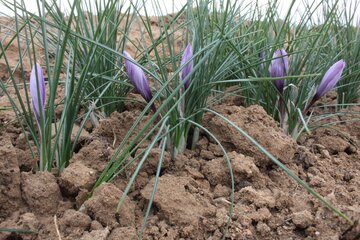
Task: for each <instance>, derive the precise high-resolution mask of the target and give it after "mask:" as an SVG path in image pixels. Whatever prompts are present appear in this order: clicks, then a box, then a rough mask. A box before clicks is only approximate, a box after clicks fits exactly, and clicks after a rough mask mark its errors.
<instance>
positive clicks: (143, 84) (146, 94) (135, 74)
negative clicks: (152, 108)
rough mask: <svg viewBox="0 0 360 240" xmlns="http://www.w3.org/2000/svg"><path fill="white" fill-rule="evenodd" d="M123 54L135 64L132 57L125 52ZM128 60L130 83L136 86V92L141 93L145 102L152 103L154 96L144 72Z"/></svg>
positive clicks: (127, 67) (126, 61)
mask: <svg viewBox="0 0 360 240" xmlns="http://www.w3.org/2000/svg"><path fill="white" fill-rule="evenodd" d="M123 54H124V56H126V57H127V58H128V59H130V60H132V61H134V62H135V60H134V59H133V58H132V57H131V56H130V54H129V53H127V52H126V51H124V53H123ZM128 59H125V66H126V72H127V74H128V77H129V79H130V81H131V82H132V84H133V85H134V87H135V89H136V91H137V92H138V93H140V95H141V96H142V97H143V98H144V99H145V101H147V102H150V100H151V99H152V94H151V89H150V85H149V82H148V80H147V78H146V76H145V73H144V71H143V70H142V69H141V68H140V67H139V66H137V65H136V64H135V63H133V62H131V61H130V60H128Z"/></svg>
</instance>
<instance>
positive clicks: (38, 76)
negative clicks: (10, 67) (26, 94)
mask: <svg viewBox="0 0 360 240" xmlns="http://www.w3.org/2000/svg"><path fill="white" fill-rule="evenodd" d="M45 95H46V93H45V79H44V73H43V71H42V69H41V66H40V65H39V64H38V63H36V64H35V65H34V66H33V68H32V71H31V75H30V96H31V100H32V106H33V110H34V116H35V121H36V123H37V126H38V128H39V134H40V158H39V169H40V170H44V169H46V161H44V158H45V156H44V155H45V154H44V153H45V151H43V150H44V149H45V148H44V146H43V144H45V141H44V140H43V139H44V136H45V127H44V125H45V97H46V96H45Z"/></svg>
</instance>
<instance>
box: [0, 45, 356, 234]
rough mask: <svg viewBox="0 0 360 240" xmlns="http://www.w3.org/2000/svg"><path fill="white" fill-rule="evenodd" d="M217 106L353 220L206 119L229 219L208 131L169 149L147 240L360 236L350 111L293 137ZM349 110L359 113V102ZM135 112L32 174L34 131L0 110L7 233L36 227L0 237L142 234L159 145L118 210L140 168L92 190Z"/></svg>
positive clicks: (1, 203)
mask: <svg viewBox="0 0 360 240" xmlns="http://www.w3.org/2000/svg"><path fill="white" fill-rule="evenodd" d="M9 51H11V50H9ZM9 54H11V52H9ZM13 54H14V56H16V55H17V51H14V52H13ZM0 65H1V63H0ZM27 71H29V69H27ZM6 74H7V73H6V72H1V73H0V75H1V76H6ZM27 74H28V72H27ZM2 79H3V80H4V79H6V77H2ZM0 104H1V105H0V106H1V107H3V106H9V103H8V102H7V100H6V96H2V97H0ZM213 109H214V110H215V111H217V112H219V113H221V114H222V115H224V116H225V117H227V118H229V119H230V120H232V121H233V122H234V123H235V124H236V125H237V126H239V127H240V128H242V129H244V130H245V131H246V132H247V133H248V134H249V135H251V136H252V137H253V138H255V140H256V141H258V142H259V143H260V144H261V145H262V146H263V147H265V148H266V149H267V150H268V151H269V152H270V153H272V154H273V155H274V156H276V157H277V158H278V159H279V160H281V161H282V162H283V163H284V164H286V165H287V167H288V168H290V169H291V170H292V171H293V172H295V173H296V174H297V175H298V176H299V177H300V178H301V179H302V180H304V181H305V182H307V183H308V184H309V185H310V186H311V187H312V188H314V190H315V191H317V192H318V193H320V194H321V195H322V196H324V197H325V198H326V199H327V200H329V201H330V202H332V203H333V204H334V205H335V206H337V207H338V208H339V209H340V210H341V211H343V212H344V213H345V214H347V216H349V217H350V218H351V219H352V220H353V221H354V222H355V223H354V225H353V226H351V225H350V224H349V223H347V222H346V221H344V220H343V219H342V218H340V217H338V216H336V215H335V214H334V213H333V212H331V211H330V210H328V209H327V208H326V207H324V206H323V205H322V204H321V203H320V202H319V201H318V200H317V199H315V198H314V197H313V196H312V195H310V194H309V193H307V192H306V190H305V189H304V188H302V187H301V186H300V185H299V184H297V183H296V182H295V181H294V180H292V179H291V178H290V177H289V176H287V175H286V173H284V172H283V171H282V170H280V169H279V168H278V167H277V166H276V165H274V164H273V163H272V162H271V161H270V160H269V159H268V158H267V157H266V156H265V155H264V154H263V153H261V152H260V151H259V150H258V149H257V148H256V147H255V146H254V145H253V144H251V143H250V142H249V141H248V140H247V139H246V138H244V137H243V136H241V135H240V134H239V133H238V132H237V131H235V130H234V129H233V128H231V126H229V125H228V124H226V123H225V122H224V121H223V120H221V119H220V118H219V117H216V116H215V115H214V114H210V113H207V114H205V116H204V120H203V124H204V126H205V127H206V128H207V129H208V130H209V131H210V132H212V133H213V134H214V135H215V136H216V138H217V139H218V140H219V141H220V142H221V143H222V144H223V145H224V146H225V147H226V150H227V155H228V157H229V159H230V163H231V167H232V171H233V174H234V205H233V209H232V212H231V213H230V209H231V178H230V172H229V168H228V163H227V161H226V160H225V159H224V153H223V152H222V150H221V148H220V147H219V146H218V145H217V144H216V141H214V139H211V138H210V137H209V136H207V135H206V134H205V133H201V136H200V140H199V142H198V145H197V147H196V150H195V151H190V150H185V152H184V153H183V154H180V155H178V156H177V157H176V159H175V160H171V159H170V156H169V154H165V159H164V163H163V166H162V169H161V176H160V178H159V181H158V185H157V191H156V194H155V198H154V202H153V206H152V208H151V211H150V215H149V219H148V221H147V225H146V228H145V230H144V232H143V237H142V239H154V240H155V239H164V240H165V239H207V240H211V239H220V238H222V237H224V238H225V239H324V240H325V239H326V240H327V239H331V240H332V239H333V240H336V239H348V240H354V239H359V235H360V227H359V225H358V224H357V223H358V221H359V219H360V151H359V148H358V146H359V144H360V129H359V128H360V123H359V122H350V121H348V120H351V119H353V117H354V116H349V115H342V116H336V117H334V118H336V119H328V120H327V121H335V120H337V121H339V120H341V121H345V123H343V124H339V125H336V126H335V127H333V128H319V129H316V130H314V131H313V132H312V133H311V134H303V135H302V137H301V138H300V139H299V140H298V141H297V142H296V141H294V140H293V139H292V138H290V137H289V136H287V135H285V134H284V133H283V132H282V130H281V129H280V128H279V127H278V123H277V122H275V121H274V120H273V119H272V118H271V117H270V116H268V115H267V114H266V112H265V111H264V109H262V108H261V107H260V106H257V105H254V106H250V107H247V108H245V107H243V106H239V105H237V104H234V102H233V101H225V102H224V103H222V104H221V105H218V106H215V107H214V108H213ZM343 111H345V112H347V111H354V112H360V111H359V109H358V107H353V108H352V109H349V110H343ZM138 115H139V106H137V107H136V108H133V107H132V106H129V107H128V110H126V111H124V112H121V113H118V112H115V113H113V114H112V115H111V116H110V117H109V118H107V119H104V120H102V121H100V124H99V126H97V127H95V128H93V129H92V128H91V130H92V131H91V133H89V132H85V134H84V135H83V138H84V139H83V141H82V142H83V145H82V146H81V148H80V149H79V151H78V152H77V153H76V154H74V156H73V157H72V159H71V161H70V165H69V166H68V167H67V168H66V169H65V170H64V171H63V172H62V173H61V174H60V175H57V174H56V173H48V172H36V173H33V172H32V166H33V164H34V162H35V161H36V160H35V159H33V158H32V155H31V152H30V151H29V149H28V147H27V146H26V141H25V139H26V137H27V135H26V134H24V133H22V131H21V127H20V126H19V124H18V123H17V122H16V118H15V115H14V114H13V113H12V111H11V110H0V127H1V131H0V183H1V184H0V228H15V229H27V230H32V231H33V232H32V233H15V232H12V233H11V232H0V239H7V240H10V239H24V240H27V239H29V240H30V239H63V240H65V239H82V240H85V239H86V240H95V239H96V240H101V239H104V240H105V239H108V240H115V239H137V236H138V234H139V232H140V230H141V226H142V223H143V219H144V214H145V212H146V209H147V207H148V202H149V199H150V195H151V192H152V188H153V185H154V177H155V173H156V169H157V163H158V159H159V156H160V150H159V149H158V148H157V147H156V148H154V149H153V150H152V151H151V154H150V155H149V157H148V158H147V159H146V162H145V163H144V166H143V167H142V169H141V171H140V173H139V176H138V178H137V180H136V181H135V183H134V185H133V186H132V188H131V190H130V193H129V194H128V196H127V197H126V198H125V201H124V203H123V205H122V207H121V209H120V211H119V212H116V208H117V205H118V202H119V199H120V197H121V196H122V194H123V191H124V190H125V187H126V184H127V182H128V180H129V178H130V177H131V175H132V172H133V171H134V170H135V167H134V166H130V167H129V168H128V169H127V171H126V172H124V173H123V174H120V175H119V176H118V177H117V178H116V179H115V180H114V181H112V182H110V183H104V184H102V185H101V186H99V187H98V188H97V189H96V190H95V191H94V193H93V195H92V197H90V198H88V196H89V195H88V194H89V192H90V191H91V190H92V187H93V185H94V184H95V181H96V179H97V178H98V177H99V175H100V173H101V171H102V170H103V169H104V168H105V166H106V164H107V163H108V161H109V160H110V159H111V156H112V155H113V154H114V152H115V149H116V147H117V146H118V144H119V142H120V141H121V140H122V138H123V137H124V135H125V134H126V132H127V131H128V129H129V128H130V127H131V124H132V122H134V120H135V119H136V118H137V117H138ZM347 121H348V122H347ZM146 144H147V143H144V146H146ZM140 150H141V149H140ZM140 150H139V151H140Z"/></svg>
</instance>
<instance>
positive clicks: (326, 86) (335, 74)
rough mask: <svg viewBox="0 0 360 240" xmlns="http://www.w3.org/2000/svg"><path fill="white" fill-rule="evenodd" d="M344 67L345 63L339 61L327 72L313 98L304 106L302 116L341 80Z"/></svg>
mask: <svg viewBox="0 0 360 240" xmlns="http://www.w3.org/2000/svg"><path fill="white" fill-rule="evenodd" d="M345 65H346V64H345V61H344V60H343V59H341V60H339V61H337V62H336V63H335V64H334V65H332V66H331V67H330V68H329V70H327V72H326V73H325V75H324V77H323V79H322V80H321V82H320V85H319V86H318V88H317V90H316V93H315V95H314V97H313V98H312V99H311V101H310V102H309V103H308V104H307V105H306V107H305V109H304V111H303V113H304V114H306V113H307V112H308V111H309V109H310V108H311V106H313V105H314V103H315V102H316V101H317V100H319V99H320V98H321V97H322V96H324V95H325V94H326V93H328V92H329V91H330V90H331V89H333V88H334V87H335V85H336V84H337V82H338V81H339V80H340V78H341V74H342V72H343V70H344V68H345Z"/></svg>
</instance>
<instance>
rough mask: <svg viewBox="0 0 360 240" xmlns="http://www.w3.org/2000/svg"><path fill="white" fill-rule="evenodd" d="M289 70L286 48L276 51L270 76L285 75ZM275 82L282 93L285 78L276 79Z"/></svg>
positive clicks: (270, 68) (271, 64)
mask: <svg viewBox="0 0 360 240" xmlns="http://www.w3.org/2000/svg"><path fill="white" fill-rule="evenodd" d="M288 71H289V57H288V56H287V53H286V51H285V49H284V48H282V49H278V50H276V51H275V52H274V55H273V60H272V61H271V63H270V66H269V73H270V77H274V78H275V77H276V78H279V77H285V76H287V74H288ZM274 84H275V86H276V88H277V89H278V90H279V92H280V93H282V91H283V90H284V86H285V80H275V81H274Z"/></svg>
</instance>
